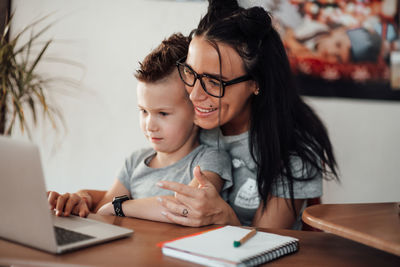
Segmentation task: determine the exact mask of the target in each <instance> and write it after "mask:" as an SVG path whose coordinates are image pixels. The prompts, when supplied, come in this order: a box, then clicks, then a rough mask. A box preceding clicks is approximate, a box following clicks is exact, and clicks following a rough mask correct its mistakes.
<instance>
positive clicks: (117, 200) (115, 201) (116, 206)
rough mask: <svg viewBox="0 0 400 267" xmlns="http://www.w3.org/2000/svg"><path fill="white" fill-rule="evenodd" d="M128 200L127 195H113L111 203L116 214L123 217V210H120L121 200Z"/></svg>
mask: <svg viewBox="0 0 400 267" xmlns="http://www.w3.org/2000/svg"><path fill="white" fill-rule="evenodd" d="M127 200H129V197H128V196H127V195H123V196H118V197H114V198H113V201H112V204H113V206H114V211H115V215H116V216H120V217H125V214H124V212H123V211H122V202H124V201H127Z"/></svg>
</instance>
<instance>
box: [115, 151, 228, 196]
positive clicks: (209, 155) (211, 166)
mask: <svg viewBox="0 0 400 267" xmlns="http://www.w3.org/2000/svg"><path fill="white" fill-rule="evenodd" d="M155 154H156V151H154V150H153V149H152V148H144V149H141V150H138V151H135V152H133V153H132V154H131V156H130V157H128V158H127V159H126V160H125V164H124V165H123V167H122V169H121V170H120V172H119V174H118V176H117V178H118V179H119V181H120V182H121V183H122V184H123V185H124V186H125V187H126V188H127V189H128V190H129V191H130V193H131V197H132V198H134V199H135V198H136V199H138V198H146V197H153V196H161V195H173V192H171V191H169V190H165V189H162V188H160V187H158V186H157V185H156V183H157V182H158V181H174V182H179V183H183V184H188V183H189V182H190V181H191V180H192V179H193V169H194V167H196V166H197V165H199V166H200V168H201V170H203V171H211V172H214V173H216V174H218V175H219V176H220V177H221V178H222V179H223V180H224V181H225V183H224V186H223V189H222V190H221V192H222V195H223V196H224V195H225V198H226V196H227V190H226V189H228V188H229V187H231V186H232V172H231V169H232V168H231V160H230V157H229V155H228V154H227V153H226V152H225V151H222V150H218V149H216V148H213V147H209V146H206V145H199V146H198V147H196V148H195V149H194V150H193V151H191V152H190V153H189V154H188V155H186V156H185V157H184V158H182V159H181V160H179V161H178V162H176V163H174V164H172V165H169V166H167V167H163V168H151V167H149V166H148V163H149V162H150V160H151V159H152V158H153V157H154V156H155Z"/></svg>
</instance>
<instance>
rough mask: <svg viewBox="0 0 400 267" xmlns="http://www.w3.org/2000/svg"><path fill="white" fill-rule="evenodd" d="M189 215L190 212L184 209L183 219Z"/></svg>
mask: <svg viewBox="0 0 400 267" xmlns="http://www.w3.org/2000/svg"><path fill="white" fill-rule="evenodd" d="M188 214H189V211H188V210H187V209H183V210H182V216H183V217H187V216H188Z"/></svg>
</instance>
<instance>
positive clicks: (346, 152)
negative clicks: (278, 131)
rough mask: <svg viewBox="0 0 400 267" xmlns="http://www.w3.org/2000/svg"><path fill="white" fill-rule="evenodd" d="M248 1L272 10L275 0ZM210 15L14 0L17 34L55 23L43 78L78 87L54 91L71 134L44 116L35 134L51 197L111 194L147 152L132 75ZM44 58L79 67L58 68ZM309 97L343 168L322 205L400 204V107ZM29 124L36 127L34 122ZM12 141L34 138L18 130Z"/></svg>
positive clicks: (184, 8) (183, 9)
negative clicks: (138, 152) (129, 163)
mask: <svg viewBox="0 0 400 267" xmlns="http://www.w3.org/2000/svg"><path fill="white" fill-rule="evenodd" d="M241 2H242V4H243V5H250V4H252V2H259V3H261V4H263V5H265V6H271V5H272V4H274V3H275V2H277V1H273V0H271V1H250V0H249V1H245V0H244V1H241ZM278 2H280V4H282V1H278ZM284 2H285V1H283V5H286V3H284ZM275 4H276V3H275ZM206 9H207V3H206V1H167V0H164V1H162V0H159V1H156V0H133V1H132V0H118V1H111V0H108V1H107V0H101V1H94V0H91V1H90V0H85V1H82V0H68V1H67V0H31V1H24V0H12V1H11V10H12V12H13V13H14V17H13V18H12V23H11V35H10V36H11V37H12V36H13V34H14V36H15V34H16V33H18V32H20V31H21V30H22V29H23V28H24V27H25V26H27V25H29V24H31V23H32V22H33V21H35V20H37V19H39V18H42V17H43V16H46V15H49V14H50V16H49V17H48V18H46V19H45V20H44V21H42V22H40V23H39V25H38V27H37V29H40V28H41V27H40V26H42V27H43V26H46V25H47V24H48V23H52V22H54V24H53V25H52V27H50V28H49V29H48V30H47V31H46V32H45V33H43V35H42V36H41V39H43V40H48V39H52V40H53V41H52V43H51V45H50V46H49V48H48V50H47V51H46V54H45V56H44V58H43V60H42V62H41V63H40V66H38V70H39V71H40V72H41V73H43V75H45V76H46V75H48V76H52V77H58V76H62V77H67V78H68V79H71V80H74V81H77V84H78V85H79V86H77V87H68V84H66V85H63V86H60V88H55V90H54V92H51V100H52V101H53V103H55V105H57V106H58V107H59V108H60V111H61V113H62V115H63V117H64V119H65V125H66V130H64V128H63V127H62V126H61V127H59V130H58V132H57V131H55V130H54V129H53V127H52V125H51V123H50V122H49V121H48V120H43V119H42V117H41V116H39V117H38V125H37V127H32V130H31V139H32V141H33V142H35V143H37V144H38V145H39V147H40V150H41V155H42V164H43V168H44V171H45V176H46V184H47V188H48V189H49V190H56V191H59V192H71V191H76V190H78V189H82V188H91V189H103V190H106V189H108V187H109V186H110V185H111V184H112V182H113V181H114V179H115V175H116V172H117V171H118V170H119V168H121V167H122V164H123V161H124V158H125V157H127V156H128V155H129V154H130V153H131V152H132V151H133V150H135V149H138V148H141V147H145V146H148V144H147V141H146V140H145V138H144V137H143V135H142V133H141V131H140V128H139V121H138V115H139V113H138V109H137V104H136V84H137V82H136V80H135V78H134V77H133V73H134V71H135V69H136V68H137V67H138V62H139V61H141V60H142V59H143V58H144V56H145V55H147V53H149V52H150V51H151V50H152V49H153V48H155V47H156V46H157V45H158V44H159V43H160V42H161V40H163V39H164V38H165V37H167V36H169V35H170V34H172V33H174V32H182V33H184V34H188V33H189V32H190V31H191V30H192V29H193V28H194V27H196V25H197V23H198V21H199V20H200V18H201V16H202V15H203V14H204V13H205V12H206ZM276 12H277V13H278V12H281V15H282V16H284V17H285V16H287V21H288V23H289V24H293V25H296V21H295V19H296V17H295V16H293V17H292V18H291V16H290V15H289V16H288V15H287V14H288V13H287V12H283V11H282V9H280V10H277V11H276ZM291 19H293V20H294V21H291ZM297 19H298V18H297ZM35 28H36V26H35ZM294 28H295V27H294ZM28 37H29V34H28ZM46 58H47V59H51V58H61V59H64V60H68V61H70V62H74V63H76V64H75V65H71V64H56V63H54V61H51V60H47V61H46ZM317 86H318V85H317ZM321 86H323V84H322V83H321ZM56 89H57V90H56ZM304 98H305V101H306V102H307V103H309V104H310V105H311V106H312V107H313V108H314V109H315V110H316V112H317V113H318V115H319V116H320V117H321V119H322V120H323V122H324V123H325V125H326V126H327V128H328V131H329V134H330V137H331V141H332V143H333V147H334V151H335V152H336V157H337V160H338V164H339V168H340V179H341V183H340V184H338V183H335V182H324V195H323V198H322V202H323V203H350V202H386V201H399V200H400V198H399V196H400V194H399V192H398V189H399V188H400V174H399V167H398V166H399V165H400V102H398V101H397V102H396V101H387V100H385V101H384V100H367V99H354V98H352V99H349V98H338V97H329V98H326V97H317V96H304ZM26 118H27V120H28V122H29V120H31V117H30V116H29V114H26ZM12 135H13V137H14V138H18V139H28V137H27V135H26V133H21V130H20V128H19V125H18V124H17V125H16V127H15V128H14V129H13V134H12ZM0 153H1V152H0Z"/></svg>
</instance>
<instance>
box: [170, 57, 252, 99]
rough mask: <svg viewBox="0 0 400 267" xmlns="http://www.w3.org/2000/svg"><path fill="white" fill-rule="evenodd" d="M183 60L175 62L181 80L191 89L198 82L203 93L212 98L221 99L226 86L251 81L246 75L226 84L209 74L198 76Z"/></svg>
mask: <svg viewBox="0 0 400 267" xmlns="http://www.w3.org/2000/svg"><path fill="white" fill-rule="evenodd" d="M185 60H186V57H184V58H181V59H180V60H178V61H177V62H176V66H177V67H178V71H179V76H180V77H181V80H182V81H183V82H184V83H185V84H186V85H187V86H190V87H193V86H194V84H195V83H196V80H199V81H200V84H201V87H202V88H203V90H204V92H206V93H207V94H209V95H210V96H213V97H217V98H221V97H223V96H224V93H225V87H226V86H228V85H232V84H236V83H241V82H244V81H248V80H251V77H250V75H248V74H246V75H243V76H240V77H238V78H235V79H233V80H230V81H226V82H225V81H222V80H220V79H219V78H217V77H215V76H212V75H209V74H198V73H196V72H195V71H194V70H193V69H192V68H191V67H190V66H188V65H187V64H186V63H185Z"/></svg>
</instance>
